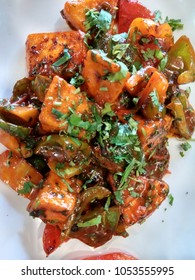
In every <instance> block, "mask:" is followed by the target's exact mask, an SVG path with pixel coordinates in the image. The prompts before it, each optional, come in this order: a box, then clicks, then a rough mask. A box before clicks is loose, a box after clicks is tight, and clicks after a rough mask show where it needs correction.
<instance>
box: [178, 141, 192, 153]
mask: <svg viewBox="0 0 195 280" xmlns="http://www.w3.org/2000/svg"><path fill="white" fill-rule="evenodd" d="M180 147H181V148H182V149H183V150H184V151H185V152H186V151H188V150H189V149H191V148H192V146H191V145H190V143H189V142H185V143H182V144H181V145H180Z"/></svg>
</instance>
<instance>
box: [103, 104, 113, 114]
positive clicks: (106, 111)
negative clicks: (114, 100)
mask: <svg viewBox="0 0 195 280" xmlns="http://www.w3.org/2000/svg"><path fill="white" fill-rule="evenodd" d="M101 114H102V116H104V115H108V116H110V117H113V116H115V113H114V112H113V110H112V108H111V104H110V103H105V105H104V108H103V109H102V110H101Z"/></svg>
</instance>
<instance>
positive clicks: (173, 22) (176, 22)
mask: <svg viewBox="0 0 195 280" xmlns="http://www.w3.org/2000/svg"><path fill="white" fill-rule="evenodd" d="M165 22H167V23H168V24H169V25H170V26H171V29H172V31H175V30H181V29H183V26H184V25H183V23H182V22H181V19H169V18H168V17H166V18H165Z"/></svg>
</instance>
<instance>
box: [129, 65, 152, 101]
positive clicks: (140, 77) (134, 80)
mask: <svg viewBox="0 0 195 280" xmlns="http://www.w3.org/2000/svg"><path fill="white" fill-rule="evenodd" d="M156 71H157V70H156V68H155V67H152V66H147V67H145V68H141V69H140V70H139V71H137V72H136V73H135V74H133V75H131V77H130V78H129V79H128V80H127V82H126V84H125V88H126V90H127V91H128V92H129V93H130V94H131V95H132V96H137V93H138V92H139V91H140V89H142V88H143V84H142V82H144V80H147V79H148V77H150V76H151V75H152V73H154V72H156Z"/></svg>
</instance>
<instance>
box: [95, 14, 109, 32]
mask: <svg viewBox="0 0 195 280" xmlns="http://www.w3.org/2000/svg"><path fill="white" fill-rule="evenodd" d="M111 21H112V15H111V14H110V13H108V12H107V11H105V10H101V11H100V13H99V17H98V19H97V23H96V25H97V27H98V29H100V30H102V31H104V32H106V31H108V30H109V29H110V25H111Z"/></svg>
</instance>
